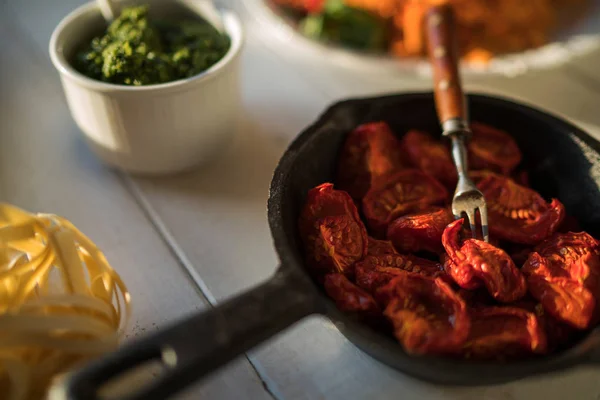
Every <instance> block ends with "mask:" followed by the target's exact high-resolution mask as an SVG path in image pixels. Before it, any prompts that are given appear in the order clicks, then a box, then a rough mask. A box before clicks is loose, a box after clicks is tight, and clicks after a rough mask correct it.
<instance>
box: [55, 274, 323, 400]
mask: <svg viewBox="0 0 600 400" xmlns="http://www.w3.org/2000/svg"><path fill="white" fill-rule="evenodd" d="M303 283H304V284H303ZM319 304H320V302H319V299H318V297H317V294H316V291H315V290H314V289H313V288H312V287H311V285H310V284H309V283H308V281H307V278H306V276H304V275H302V274H300V273H299V272H295V271H293V270H280V271H278V272H277V273H276V274H275V275H274V276H273V277H272V278H271V279H270V280H268V281H267V282H265V283H263V284H261V285H259V286H257V287H256V288H253V289H251V290H249V291H247V292H246V293H243V294H241V295H240V296H237V297H235V298H233V299H231V300H228V301H226V302H225V303H223V304H220V305H218V306H217V307H216V308H214V309H211V310H209V311H206V312H204V313H202V314H198V315H194V316H192V317H190V318H188V319H185V320H183V321H182V322H179V323H176V324H175V325H173V326H171V327H170V328H167V329H165V330H163V331H160V332H158V333H156V334H152V335H150V336H147V337H145V338H143V339H141V340H139V341H136V342H133V343H131V344H127V345H125V346H123V347H121V348H120V349H119V350H117V351H116V352H115V353H112V354H109V355H108V356H106V357H104V358H102V359H99V360H97V361H95V362H92V363H91V364H89V365H87V366H85V367H84V368H83V369H81V370H79V371H75V372H74V373H72V374H71V375H69V376H67V377H66V378H65V380H64V381H63V383H62V386H61V387H60V388H59V390H57V391H56V392H55V393H57V394H58V397H61V398H63V399H68V400H96V399H99V398H100V397H99V390H100V389H101V387H102V386H103V385H105V384H106V383H108V382H109V381H110V380H114V379H118V378H119V377H122V376H124V375H125V374H127V373H128V372H131V371H132V370H134V369H135V368H138V367H141V366H143V365H146V364H148V363H151V362H156V361H158V362H160V363H161V364H162V365H163V366H164V367H165V372H164V373H163V374H161V375H160V376H159V377H157V378H156V379H155V380H153V381H152V383H150V384H148V385H146V386H144V387H142V388H132V390H131V392H130V393H128V394H126V395H125V397H123V399H127V400H142V399H143V400H153V399H161V400H162V399H165V398H167V397H168V396H170V395H173V394H175V393H177V392H178V391H180V390H181V389H183V388H185V387H186V386H188V385H189V384H191V383H192V382H194V381H196V380H199V379H200V378H202V377H203V376H205V375H207V374H208V373H210V372H212V371H214V370H216V369H217V368H219V367H221V366H223V365H224V364H226V363H227V362H229V361H231V360H232V359H233V358H235V357H237V356H239V355H240V354H242V353H244V352H245V351H247V350H249V349H251V348H252V347H254V346H256V345H258V344H260V343H261V342H263V341H264V340H266V339H268V338H270V337H271V336H273V335H275V334H276V333H278V332H280V331H282V330H283V329H285V328H287V327H288V326H290V325H291V324H293V323H294V322H297V321H299V320H300V319H302V318H303V317H305V316H307V315H309V314H312V313H316V312H319V311H320V309H319Z"/></svg>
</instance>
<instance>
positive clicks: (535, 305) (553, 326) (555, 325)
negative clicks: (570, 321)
mask: <svg viewBox="0 0 600 400" xmlns="http://www.w3.org/2000/svg"><path fill="white" fill-rule="evenodd" d="M511 305H512V306H515V307H519V308H523V309H525V310H527V311H530V312H532V313H534V314H535V315H536V317H537V318H538V321H539V322H540V324H541V325H542V327H543V328H544V332H545V333H546V341H547V347H548V351H554V350H557V349H560V348H561V347H564V345H565V344H567V343H568V342H569V341H570V340H571V339H572V337H573V335H574V333H575V332H576V330H575V329H574V328H572V327H571V326H569V325H567V324H565V323H563V322H561V321H559V320H557V319H556V318H555V317H554V316H552V315H551V314H549V313H547V312H546V310H544V306H543V305H542V304H541V303H539V302H537V301H536V300H535V299H533V298H526V299H524V300H519V301H518V302H516V303H513V304H511Z"/></svg>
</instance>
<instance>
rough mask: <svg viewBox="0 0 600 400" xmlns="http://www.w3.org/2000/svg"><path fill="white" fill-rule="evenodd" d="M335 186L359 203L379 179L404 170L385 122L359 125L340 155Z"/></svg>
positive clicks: (396, 142) (399, 149) (398, 143)
mask: <svg viewBox="0 0 600 400" xmlns="http://www.w3.org/2000/svg"><path fill="white" fill-rule="evenodd" d="M338 160H339V161H338V167H337V181H336V182H337V185H338V187H339V188H340V189H343V190H346V191H347V192H348V193H349V194H350V196H352V197H353V198H354V199H355V200H360V199H362V198H363V197H364V195H365V194H366V193H367V191H368V190H369V188H371V186H373V184H374V183H375V182H377V181H378V180H379V179H380V178H381V177H382V176H385V175H389V174H390V173H393V172H395V171H399V170H401V169H403V168H404V163H403V155H402V151H401V148H400V141H399V140H398V139H397V138H396V136H394V134H393V133H392V131H391V130H390V128H389V126H388V125H387V124H386V123H385V122H371V123H367V124H363V125H360V126H359V127H358V128H356V129H355V130H354V131H352V132H350V134H348V137H347V138H346V141H345V142H344V145H343V146H342V149H341V151H340V154H339V158H338Z"/></svg>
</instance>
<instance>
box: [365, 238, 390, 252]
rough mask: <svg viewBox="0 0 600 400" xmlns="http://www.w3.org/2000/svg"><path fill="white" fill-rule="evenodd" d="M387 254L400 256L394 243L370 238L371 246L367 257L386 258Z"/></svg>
mask: <svg viewBox="0 0 600 400" xmlns="http://www.w3.org/2000/svg"><path fill="white" fill-rule="evenodd" d="M386 254H398V252H397V251H396V249H395V248H394V246H393V245H392V242H390V241H389V240H378V239H373V238H372V237H369V246H368V249H367V255H369V256H384V255H386Z"/></svg>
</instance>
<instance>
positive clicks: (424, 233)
mask: <svg viewBox="0 0 600 400" xmlns="http://www.w3.org/2000/svg"><path fill="white" fill-rule="evenodd" d="M452 221H454V216H453V215H452V212H451V211H450V210H449V209H447V208H441V207H435V208H432V209H430V210H427V211H426V212H423V213H417V214H410V215H405V216H403V217H400V218H397V219H396V220H394V221H393V222H392V223H391V224H390V225H389V226H388V230H387V237H388V239H389V240H391V241H392V243H393V245H394V247H395V248H396V249H397V250H398V251H399V252H401V253H416V252H419V251H428V252H431V253H442V252H443V251H444V247H443V246H442V233H444V229H446V226H447V225H448V224H449V223H451V222H452Z"/></svg>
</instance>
